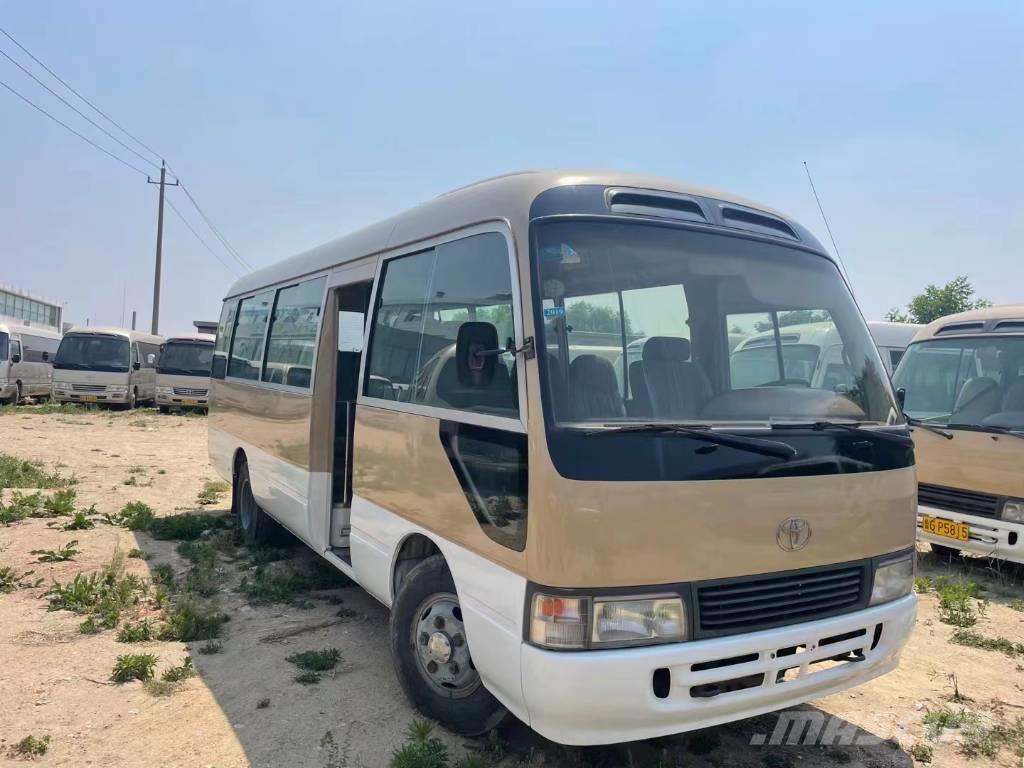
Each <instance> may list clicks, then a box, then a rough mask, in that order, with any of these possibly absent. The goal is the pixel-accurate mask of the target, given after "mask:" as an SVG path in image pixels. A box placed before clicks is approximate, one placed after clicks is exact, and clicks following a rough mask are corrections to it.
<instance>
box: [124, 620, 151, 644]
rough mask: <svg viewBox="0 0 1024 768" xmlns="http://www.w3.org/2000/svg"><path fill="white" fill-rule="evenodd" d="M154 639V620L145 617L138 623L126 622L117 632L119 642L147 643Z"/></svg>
mask: <svg viewBox="0 0 1024 768" xmlns="http://www.w3.org/2000/svg"><path fill="white" fill-rule="evenodd" d="M152 639H153V622H152V621H150V620H149V619H143V620H142V621H140V622H138V623H137V624H125V625H124V626H123V627H121V631H119V632H118V633H117V642H119V643H145V642H147V641H149V640H152Z"/></svg>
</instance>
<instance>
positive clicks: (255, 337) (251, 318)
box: [228, 291, 274, 380]
mask: <svg viewBox="0 0 1024 768" xmlns="http://www.w3.org/2000/svg"><path fill="white" fill-rule="evenodd" d="M273 301H274V292H273V291H265V292H263V293H258V294H256V295H255V296H251V297H250V298H248V299H242V301H241V302H240V303H239V305H238V316H237V318H236V319H235V332H234V337H233V340H232V343H231V355H230V359H229V360H228V376H237V377H238V378H240V379H252V380H258V379H259V377H260V364H261V363H262V362H263V335H264V332H265V331H266V329H267V320H268V319H269V317H270V306H271V304H272V303H273Z"/></svg>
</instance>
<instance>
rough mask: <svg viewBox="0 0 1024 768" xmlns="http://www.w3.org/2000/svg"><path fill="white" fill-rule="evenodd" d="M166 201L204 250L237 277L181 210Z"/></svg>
mask: <svg viewBox="0 0 1024 768" xmlns="http://www.w3.org/2000/svg"><path fill="white" fill-rule="evenodd" d="M166 202H167V205H169V206H170V208H171V210H172V211H174V213H175V214H176V215H177V217H178V218H179V219H181V221H182V223H183V224H184V225H185V226H186V227H188V229H189V232H191V233H192V234H193V235H195V237H196V240H198V241H199V242H200V243H202V244H203V247H204V248H205V249H206V250H208V251H209V252H210V253H211V254H213V258H215V259H216V260H217V261H219V262H220V263H221V266H223V267H224V269H226V270H227V271H228V272H230V273H231V274H233V275H234V276H235V277H238V273H237V272H236V271H235V270H234V269H232V268H231V266H230V265H228V264H227V262H225V261H224V260H223V259H222V258H221V257H220V256H218V255H217V252H216V251H215V250H213V248H211V247H210V246H209V244H207V242H206V241H205V240H203V238H201V237H200V236H199V233H198V232H196V231H195V229H194V228H193V227H192V225H191V224H189V223H188V219H186V218H185V217H184V216H183V215H182V213H181V211H179V210H178V209H177V208H176V207H175V206H174V203H172V202H171V201H170V200H167V201H166Z"/></svg>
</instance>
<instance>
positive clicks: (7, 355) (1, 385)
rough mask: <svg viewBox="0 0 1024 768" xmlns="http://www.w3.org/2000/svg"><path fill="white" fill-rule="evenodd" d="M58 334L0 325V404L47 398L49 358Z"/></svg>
mask: <svg viewBox="0 0 1024 768" xmlns="http://www.w3.org/2000/svg"><path fill="white" fill-rule="evenodd" d="M59 345H60V334H59V333H57V332H56V331H50V330H47V329H45V328H37V327H36V326H31V325H18V324H15V323H0V403H8V404H14V405H17V404H18V403H20V402H21V400H22V398H25V397H32V398H46V397H49V396H50V377H51V375H52V373H53V356H54V355H55V354H56V353H57V347H58V346H59Z"/></svg>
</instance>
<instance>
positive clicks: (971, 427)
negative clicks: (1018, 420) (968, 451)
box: [946, 424, 1024, 440]
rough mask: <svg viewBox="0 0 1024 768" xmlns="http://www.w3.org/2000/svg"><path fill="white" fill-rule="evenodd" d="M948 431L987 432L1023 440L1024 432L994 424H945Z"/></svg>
mask: <svg viewBox="0 0 1024 768" xmlns="http://www.w3.org/2000/svg"><path fill="white" fill-rule="evenodd" d="M946 426H947V427H949V428H950V429H963V430H965V431H968V432H989V433H992V434H996V435H1010V436H1011V437H1016V438H1018V439H1020V440H1024V432H1020V431H1018V430H1015V429H1010V428H1009V427H1000V426H998V425H996V424H947V425H946Z"/></svg>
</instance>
